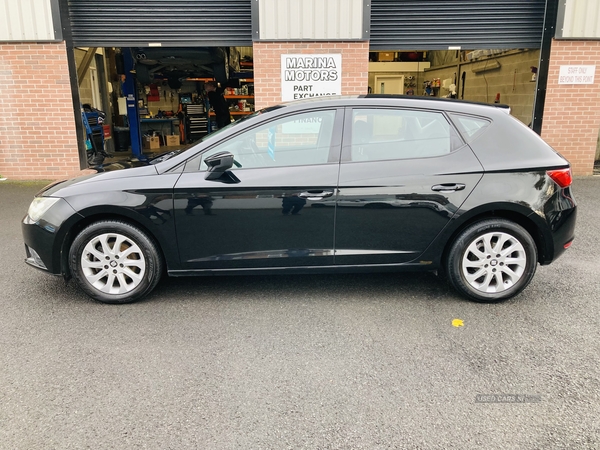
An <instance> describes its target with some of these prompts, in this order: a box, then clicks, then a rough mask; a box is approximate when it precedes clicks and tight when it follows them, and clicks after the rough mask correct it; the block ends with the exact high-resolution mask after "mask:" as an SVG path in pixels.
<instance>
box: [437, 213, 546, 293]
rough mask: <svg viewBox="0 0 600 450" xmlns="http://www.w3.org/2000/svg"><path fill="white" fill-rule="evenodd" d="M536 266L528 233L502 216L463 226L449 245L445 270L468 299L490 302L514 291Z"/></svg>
mask: <svg viewBox="0 0 600 450" xmlns="http://www.w3.org/2000/svg"><path fill="white" fill-rule="evenodd" d="M536 267H537V249H536V246H535V242H534V241H533V239H532V237H531V236H530V234H529V233H528V232H527V231H526V230H525V229H524V228H523V227H521V226H520V225H518V224H516V223H514V222H511V221H509V220H505V219H488V220H483V221H481V222H477V223H475V224H473V225H471V226H469V227H467V228H466V229H465V230H463V231H462V232H461V233H460V234H459V235H458V237H457V238H456V240H455V241H454V243H453V244H452V247H451V248H450V251H449V253H448V259H447V261H446V271H447V272H446V273H447V274H448V278H449V280H450V282H451V284H452V285H453V286H454V288H455V289H456V290H457V291H458V292H460V293H461V294H463V295H465V296H466V297H467V298H469V299H470V300H474V301H477V302H485V303H493V302H498V301H501V300H505V299H508V298H510V297H513V296H515V295H517V294H518V293H519V292H521V291H522V290H523V289H525V288H526V287H527V285H528V284H529V283H530V281H531V279H532V278H533V275H534V273H535V270H536Z"/></svg>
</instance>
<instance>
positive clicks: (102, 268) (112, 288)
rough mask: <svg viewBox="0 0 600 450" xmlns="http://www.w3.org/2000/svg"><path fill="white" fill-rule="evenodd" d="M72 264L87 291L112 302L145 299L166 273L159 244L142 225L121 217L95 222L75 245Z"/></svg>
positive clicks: (81, 285) (71, 249)
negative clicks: (155, 242) (121, 220)
mask: <svg viewBox="0 0 600 450" xmlns="http://www.w3.org/2000/svg"><path fill="white" fill-rule="evenodd" d="M117 243H118V245H119V249H118V250H116V245H115V244H117ZM69 267H70V269H71V274H72V275H73V278H75V280H76V281H77V284H78V285H79V287H80V288H81V289H82V290H83V291H84V292H85V293H86V294H88V295H89V296H90V297H92V298H93V299H95V300H98V301H100V302H103V303H112V304H121V303H131V302H134V301H136V300H139V299H141V298H142V297H144V296H145V295H147V294H148V293H150V291H152V289H154V287H155V286H156V284H157V283H158V281H159V280H160V277H161V274H162V273H163V261H162V258H161V255H160V252H159V250H158V248H157V247H156V244H154V242H153V241H152V240H151V239H150V238H149V237H148V236H147V235H146V234H145V233H144V232H143V231H142V230H140V229H139V228H137V227H135V226H133V225H130V224H128V223H125V222H120V221H117V220H103V221H101V222H95V223H93V224H91V225H89V226H88V227H87V228H85V229H84V230H83V231H81V233H79V234H78V235H77V237H76V238H75V240H74V241H73V243H72V244H71V248H70V250H69ZM111 272H112V273H111Z"/></svg>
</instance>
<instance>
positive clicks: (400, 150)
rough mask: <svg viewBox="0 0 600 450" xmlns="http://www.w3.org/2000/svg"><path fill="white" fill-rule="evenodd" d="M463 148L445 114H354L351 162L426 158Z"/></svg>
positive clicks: (389, 111) (381, 111)
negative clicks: (459, 147)
mask: <svg viewBox="0 0 600 450" xmlns="http://www.w3.org/2000/svg"><path fill="white" fill-rule="evenodd" d="M458 146H460V139H459V138H458V136H457V134H456V132H455V131H454V129H453V128H452V127H451V126H450V124H449V123H448V121H447V120H446V118H445V117H444V115H443V114H441V113H437V112H430V111H412V110H404V109H354V110H353V111H352V144H351V160H352V161H381V160H388V159H405V158H425V157H431V156H440V155H445V154H448V153H450V152H451V151H452V150H454V149H456V148H457V147H458Z"/></svg>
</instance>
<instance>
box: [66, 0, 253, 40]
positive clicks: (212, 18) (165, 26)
mask: <svg viewBox="0 0 600 450" xmlns="http://www.w3.org/2000/svg"><path fill="white" fill-rule="evenodd" d="M68 4H69V19H70V23H71V30H72V34H73V46H75V47H148V46H162V47H194V46H204V47H206V46H223V47H230V46H251V45H252V14H251V0H196V1H189V0H187V1H183V0H181V1H180V0H169V1H165V0H128V1H126V2H124V1H122V0H102V1H90V0H69V2H68Z"/></svg>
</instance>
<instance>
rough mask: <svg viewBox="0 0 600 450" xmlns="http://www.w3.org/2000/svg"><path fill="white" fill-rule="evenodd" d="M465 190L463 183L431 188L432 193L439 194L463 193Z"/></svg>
mask: <svg viewBox="0 0 600 450" xmlns="http://www.w3.org/2000/svg"><path fill="white" fill-rule="evenodd" d="M464 188H465V185H464V184H462V183H444V184H435V185H433V186H431V190H432V191H437V192H454V191H462V190H463V189H464Z"/></svg>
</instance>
